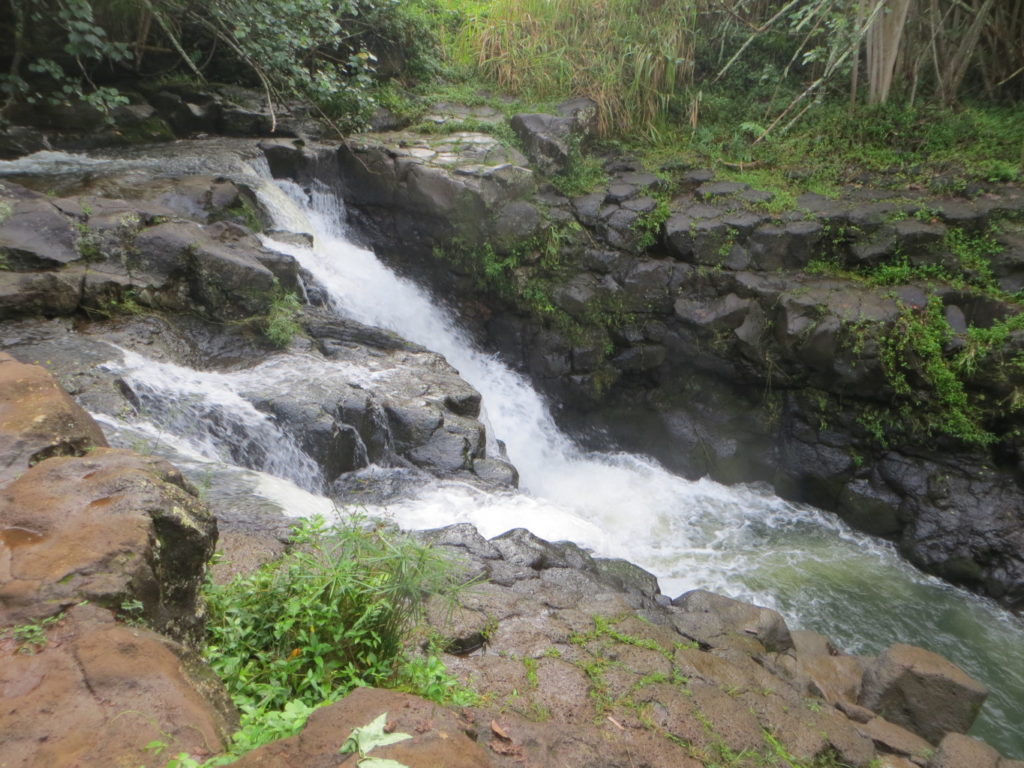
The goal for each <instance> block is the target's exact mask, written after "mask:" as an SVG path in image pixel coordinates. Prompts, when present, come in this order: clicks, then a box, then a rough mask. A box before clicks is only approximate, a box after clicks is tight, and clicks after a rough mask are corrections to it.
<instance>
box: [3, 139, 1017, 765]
mask: <svg viewBox="0 0 1024 768" xmlns="http://www.w3.org/2000/svg"><path fill="white" fill-rule="evenodd" d="M206 146H207V145H205V144H201V143H197V142H189V143H187V144H183V145H181V146H175V148H174V154H173V156H172V157H168V156H166V155H164V156H160V157H156V156H155V155H154V156H148V155H147V154H146V153H147V152H154V153H155V152H156V150H154V149H148V150H146V149H140V150H138V154H137V156H134V157H133V156H128V157H125V156H118V157H106V158H104V157H102V156H94V157H84V156H80V155H68V154H65V153H39V155H38V156H34V157H32V158H27V159H25V161H24V162H23V161H17V162H16V163H4V162H0V175H3V174H5V173H11V174H13V173H18V172H23V173H27V172H43V173H53V174H65V175H69V176H72V175H76V174H81V173H82V172H83V170H85V171H88V172H95V173H99V172H101V171H104V170H111V169H112V170H113V171H115V172H118V173H121V172H128V171H138V172H139V173H140V174H141V175H143V176H146V175H151V174H154V173H157V172H164V171H166V170H167V168H168V167H170V166H173V167H174V168H175V169H176V170H177V172H182V173H207V174H211V173H230V175H231V176H232V178H236V179H244V180H245V181H246V183H249V184H251V185H252V186H253V187H254V188H256V189H258V191H259V195H260V197H261V199H262V202H263V204H264V207H265V208H266V209H267V210H268V211H270V212H271V214H272V215H273V217H274V219H275V226H276V227H277V228H280V229H285V230H291V231H296V232H308V233H312V234H313V235H314V236H315V242H314V247H312V248H308V247H301V246H297V245H285V244H282V243H278V242H276V241H271V240H268V241H267V243H268V245H269V246H270V247H272V248H274V249H277V250H281V251H286V252H288V253H290V254H292V255H293V256H295V258H297V259H298V260H299V262H300V263H301V264H302V266H303V268H304V269H305V270H306V271H307V272H308V273H309V274H310V275H311V276H312V278H313V279H314V280H315V281H316V282H317V283H319V288H320V289H321V291H320V293H319V295H326V296H327V297H328V298H329V302H330V304H331V305H332V308H333V309H334V311H336V312H337V313H339V314H342V315H346V316H349V317H352V318H354V319H356V320H359V321H361V322H363V323H366V324H370V325H375V326H380V327H384V328H387V329H390V330H393V331H395V332H397V333H398V334H400V335H402V336H404V337H406V338H408V339H410V340H412V341H415V342H418V343H420V344H423V345H424V346H426V347H428V348H429V349H432V350H434V351H436V352H439V353H441V354H443V355H444V356H445V357H446V358H447V359H448V361H449V362H450V363H451V364H452V365H454V366H455V367H456V368H457V369H458V370H459V371H460V372H461V374H462V376H463V377H464V378H465V379H466V380H467V381H469V382H470V383H471V384H472V385H473V386H475V387H476V388H477V389H478V390H479V391H480V392H481V394H482V395H483V408H484V413H483V418H484V420H485V422H486V423H487V427H488V430H489V437H490V441H491V442H490V445H491V448H489V450H492V449H493V448H494V447H496V445H497V443H496V442H495V441H496V440H501V441H502V442H503V443H504V444H505V445H506V446H507V451H508V456H509V459H510V460H511V461H512V463H514V464H515V465H516V467H517V468H518V469H519V471H520V474H521V478H522V492H520V493H510V492H508V493H485V492H483V491H480V490H478V489H474V488H470V487H467V486H466V485H464V484H455V483H446V482H440V481H438V482H434V483H430V484H427V485H425V486H424V487H423V488H422V489H421V490H420V492H419V493H418V494H417V495H416V496H415V497H414V498H405V499H403V500H401V501H397V502H395V503H392V504H390V505H389V506H388V507H387V508H376V509H373V508H371V509H369V510H368V511H369V512H370V513H378V514H382V515H387V516H389V517H391V518H392V519H394V520H395V521H396V522H398V523H399V524H401V525H403V526H405V527H408V528H428V527H436V526H441V525H446V524H449V523H454V522H462V521H468V522H471V523H473V524H474V525H476V526H477V527H478V528H479V529H480V530H481V532H482V533H483V534H484V535H487V536H492V535H496V534H499V533H502V532H504V531H505V530H507V529H509V528H512V527H516V526H522V527H526V528H529V529H530V530H532V531H533V532H535V533H536V534H537V535H539V536H542V537H544V538H547V539H555V540H557V539H570V540H573V541H576V542H577V543H579V544H581V545H583V546H586V547H588V548H590V549H591V550H593V551H594V552H595V553H597V554H601V555H610V556H621V557H625V558H627V559H629V560H632V561H633V562H636V563H637V564H639V565H641V566H643V567H644V568H647V569H648V570H650V571H652V572H653V573H655V574H656V575H657V576H658V577H659V581H660V584H661V586H662V589H663V591H664V592H665V593H667V594H669V595H670V596H674V595H676V594H678V593H680V592H682V591H684V590H686V589H691V588H696V587H701V588H706V589H711V590H715V591H719V592H723V593H725V594H729V595H732V596H734V597H738V598H741V599H746V600H750V601H753V602H756V603H759V604H762V605H768V606H772V607H775V608H777V609H778V610H780V611H782V613H783V614H784V615H785V616H786V618H787V621H788V622H789V624H790V625H791V626H793V627H804V628H807V629H813V630H816V631H819V632H821V633H823V634H826V635H828V636H829V637H831V638H833V639H834V640H835V641H836V643H837V645H839V646H840V647H842V648H844V649H846V650H848V651H851V652H856V653H867V654H871V653H877V652H879V651H880V650H881V649H883V648H884V647H886V646H887V645H889V644H890V643H894V642H905V643H911V644H914V645H920V646H923V647H926V648H929V649H931V650H934V651H936V652H938V653H940V654H942V655H944V656H946V657H947V658H949V659H951V660H953V661H954V662H955V663H957V664H959V665H960V666H961V667H963V668H964V669H965V670H967V671H968V672H969V673H970V674H971V675H972V676H974V677H976V678H977V679H978V680H980V681H982V682H984V683H985V684H986V685H988V686H989V688H990V689H991V696H990V698H989V700H988V702H986V705H985V707H984V708H983V710H982V714H981V717H980V718H979V721H978V723H977V725H976V726H975V729H974V731H973V733H974V734H975V735H977V736H978V737H979V738H984V739H986V740H987V741H989V743H991V744H993V745H994V746H996V747H997V748H999V749H1000V750H1001V751H1003V752H1004V753H1007V754H1015V755H1017V756H1024V733H1021V729H1020V727H1019V726H1020V712H1021V709H1022V702H1024V623H1022V621H1021V620H1020V619H1018V618H1015V617H1013V616H1012V615H1010V614H1009V613H1007V612H1006V611H1003V610H1002V609H1001V608H999V607H998V606H997V605H995V604H994V603H993V602H992V601H989V600H986V599H984V598H980V597H977V596H975V595H971V594H969V593H967V592H965V591H963V590H961V589H958V588H955V587H952V586H950V585H948V584H946V583H944V582H942V581H940V580H938V579H936V578H933V577H930V576H927V575H924V574H922V573H920V572H919V571H917V570H916V569H914V568H913V567H912V566H910V565H909V564H907V563H906V562H905V561H904V560H903V559H901V558H900V557H899V555H898V553H897V552H896V551H895V548H894V547H893V546H892V545H890V544H888V543H886V542H882V541H878V540H875V539H872V538H871V537H869V536H866V535H863V534H860V533H857V532H854V531H852V530H850V529H849V528H848V527H847V526H846V525H845V524H843V523H842V522H841V521H840V520H839V519H838V518H837V517H835V516H834V515H831V514H826V513H824V512H822V511H820V510H817V509H814V508H812V507H809V506H806V505H800V504H792V503H789V502H786V501H784V500H782V499H779V498H778V497H776V496H774V495H773V494H772V493H771V492H770V491H769V490H768V489H766V488H763V487H758V486H743V485H739V486H731V487H726V486H723V485H720V484H718V483H715V482H712V481H710V480H706V479H705V480H699V481H695V482H691V481H687V480H685V479H683V478H681V477H678V476H675V475H673V474H671V473H670V472H668V471H666V470H665V469H664V468H663V467H661V466H660V465H659V464H658V463H657V462H655V461H653V460H651V459H648V458H645V457H643V456H637V455H631V454H626V453H616V452H585V451H582V450H581V449H579V448H578V447H577V446H575V445H574V444H573V442H572V440H570V439H569V438H568V437H567V436H566V435H564V434H563V433H562V432H561V431H560V430H559V429H558V427H557V425H556V424H555V423H554V420H553V419H552V418H551V415H550V413H549V411H548V408H547V405H546V403H545V402H544V400H543V398H542V397H541V396H540V395H539V394H538V393H537V392H536V391H534V389H533V388H532V387H531V386H530V384H529V382H528V381H526V380H525V379H524V378H523V377H521V376H519V375H518V374H516V373H515V372H513V371H510V370H509V369H507V368H506V367H505V366H503V365H502V364H501V363H500V362H499V361H498V360H496V359H495V358H494V357H493V356H490V355H488V354H486V353H483V352H481V351H480V350H477V349H475V348H474V346H473V345H472V343H470V341H469V339H468V337H467V336H466V334H464V333H463V332H461V331H460V329H459V328H458V325H457V323H456V322H455V321H454V319H453V318H452V317H451V316H450V315H449V314H447V313H446V312H445V311H444V310H443V309H442V308H441V307H439V306H438V303H437V302H436V301H435V300H433V299H432V298H431V297H430V296H429V295H428V294H427V293H425V292H424V291H423V290H421V289H420V288H418V287H417V286H416V285H414V284H413V283H411V282H409V281H407V280H403V279H402V278H399V277H397V276H396V275H395V274H393V273H392V272H391V271H390V270H388V269H387V268H386V267H385V266H383V265H382V264H381V263H380V262H379V261H378V260H377V259H376V257H375V256H374V254H373V253H371V252H369V251H366V250H364V249H362V248H359V247H357V246H355V245H353V244H352V243H351V242H350V241H349V240H348V238H347V236H346V229H345V222H344V209H343V205H342V203H341V201H340V200H339V198H338V197H337V195H335V194H334V192H333V190H332V189H331V188H330V187H329V186H327V185H325V184H314V185H313V186H312V188H311V189H310V190H309V192H306V191H304V190H302V189H301V188H299V187H298V186H297V185H295V184H293V183H291V182H287V181H282V182H280V183H279V185H274V184H271V183H269V182H268V181H267V179H268V176H269V173H268V171H267V169H266V164H265V162H262V161H261V160H262V159H261V158H256V157H255V155H254V154H253V153H252V152H251V151H250V152H249V154H248V155H246V157H244V158H241V159H239V158H236V159H235V160H234V161H232V162H233V163H234V165H233V166H232V167H231V168H230V171H228V170H227V169H224V168H223V167H222V166H221V165H220V164H221V163H222V162H223V161H224V157H225V154H224V152H221V153H220V154H216V155H213V156H211V157H209V158H207V157H206V155H205V154H204V153H205V151H206V149H205V147H206ZM216 146H218V147H222V146H223V147H226V149H225V152H226V151H228V150H229V149H233V148H234V146H235V145H234V144H229V143H227V142H220V143H218V144H217V145H216ZM250 149H251V147H250ZM35 167H38V168H41V169H43V170H40V171H32V170H31V169H32V168H35ZM111 358H112V359H111V361H110V362H108V363H107V366H108V367H109V369H110V370H111V371H113V372H115V373H116V374H117V375H118V376H120V377H121V379H122V380H123V381H124V382H125V384H126V386H127V388H128V389H129V390H130V391H131V393H132V396H133V398H134V400H135V401H136V403H137V404H138V413H136V414H134V415H132V416H125V415H124V414H118V415H116V416H114V415H110V414H107V415H103V414H98V415H97V416H98V418H99V419H100V421H101V422H102V424H103V426H104V429H105V431H106V432H107V434H108V438H109V439H110V440H111V442H112V443H113V444H117V445H121V446H124V447H131V448H136V447H138V446H139V445H142V446H143V447H144V448H145V450H146V451H149V452H153V453H157V454H159V455H162V456H166V457H167V458H169V459H170V460H172V461H175V462H176V463H178V464H179V465H181V466H182V468H183V470H185V471H186V472H189V473H190V477H191V478H192V479H193V482H197V484H201V480H202V478H203V477H204V476H208V475H209V474H211V473H223V474H226V475H229V477H228V478H227V480H226V482H224V483H222V482H220V481H221V477H220V475H218V478H217V479H218V482H217V483H214V484H212V485H211V492H214V493H220V494H222V497H223V498H224V499H226V501H227V503H226V504H225V505H224V506H226V507H228V508H237V509H240V510H242V511H241V512H240V513H239V514H244V513H245V510H246V509H247V507H246V505H247V504H253V503H254V502H253V501H252V499H254V498H255V497H261V498H265V499H273V500H274V501H275V502H276V503H277V504H279V505H281V506H283V507H285V508H286V509H288V510H289V511H290V513H291V514H294V515H296V516H298V515H304V514H309V513H310V512H311V511H313V512H327V511H330V510H331V509H332V505H331V504H330V502H329V501H328V500H327V499H325V498H324V497H323V496H321V495H319V494H321V493H322V491H323V484H324V483H323V477H322V473H321V472H320V470H319V468H318V467H317V466H316V464H315V462H313V461H312V459H310V458H309V456H307V455H306V454H305V453H304V452H303V450H302V448H301V446H300V445H299V444H298V443H297V442H296V439H295V437H294V436H293V435H291V434H289V433H288V431H287V425H286V424H279V423H277V422H276V421H275V420H274V419H273V418H272V417H271V416H268V415H267V414H265V413H263V412H261V411H260V410H258V409H257V408H256V407H255V406H254V405H253V403H254V402H256V401H257V400H256V398H254V396H253V392H255V391H258V390H259V389H260V386H261V385H264V384H266V383H267V382H272V383H276V384H277V385H278V386H279V388H282V389H284V390H285V391H287V387H289V386H291V387H296V386H300V384H301V385H304V384H307V383H308V382H310V381H314V380H317V379H318V378H321V377H322V378H323V380H324V381H325V382H328V381H334V380H336V379H338V378H342V379H344V380H346V381H349V382H352V383H361V382H366V381H370V380H372V378H373V376H374V373H373V372H372V371H365V370H361V369H359V368H357V367H355V366H349V367H345V366H346V365H347V364H345V363H340V362H337V361H331V360H324V359H322V358H320V357H318V356H315V355H311V354H304V353H296V352H282V353H279V354H275V355H273V356H271V357H269V358H268V359H266V360H265V361H264V362H262V363H261V364H260V365H258V366H255V367H253V368H251V369H247V370H236V371H231V372H227V373H217V372H210V371H195V370H192V369H190V368H185V367H182V366H175V365H172V364H170V363H165V362H157V361H154V360H150V359H147V358H145V357H143V356H141V355H138V354H136V353H133V352H127V351H124V350H116V349H112V352H111ZM381 415H382V414H379V413H378V414H376V416H377V417H380V416H381ZM233 465H241V466H242V467H243V469H238V468H237V467H235V466H233ZM366 471H368V472H371V473H372V472H375V471H377V470H376V469H375V468H373V467H372V466H371V467H370V468H369V469H368V470H366ZM225 488H226V490H225ZM218 489H219V490H218ZM302 489H305V490H302Z"/></svg>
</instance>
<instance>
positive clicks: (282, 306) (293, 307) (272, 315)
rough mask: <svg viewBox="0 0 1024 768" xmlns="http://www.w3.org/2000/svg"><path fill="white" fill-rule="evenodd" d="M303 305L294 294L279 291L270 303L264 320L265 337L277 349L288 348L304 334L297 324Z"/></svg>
mask: <svg viewBox="0 0 1024 768" xmlns="http://www.w3.org/2000/svg"><path fill="white" fill-rule="evenodd" d="M301 308H302V304H300V303H299V297H298V296H296V295H295V294H294V293H286V292H284V291H279V292H278V294H277V295H276V296H275V297H274V299H273V300H272V301H271V303H270V309H268V310H267V315H266V318H265V319H264V325H263V335H264V336H266V337H267V340H268V341H270V343H271V344H273V345H274V346H275V347H287V346H288V344H289V343H290V342H291V340H292V339H293V338H294V337H295V336H297V335H298V334H300V333H302V327H301V326H300V325H299V323H298V322H297V320H296V318H297V317H298V314H299V310H300V309H301Z"/></svg>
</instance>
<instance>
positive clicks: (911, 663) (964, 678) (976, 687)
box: [860, 644, 988, 744]
mask: <svg viewBox="0 0 1024 768" xmlns="http://www.w3.org/2000/svg"><path fill="white" fill-rule="evenodd" d="M987 696H988V689H987V688H985V686H983V685H982V684H981V683H978V682H977V681H975V680H973V679H972V678H970V677H969V676H968V675H967V674H966V673H965V672H964V671H963V670H962V669H960V668H959V667H958V666H956V665H955V664H953V663H952V662H950V661H948V660H946V659H944V658H943V657H941V656H939V655H938V654H936V653H932V652H931V651H926V650H924V649H923V648H916V647H914V646H912V645H902V644H896V645H892V646H890V647H889V648H887V649H886V650H885V651H884V652H883V653H882V654H881V655H880V656H879V657H878V659H876V661H875V663H874V664H872V665H871V666H870V667H868V668H867V669H866V670H865V672H864V679H863V682H862V687H861V694H860V704H861V705H863V706H865V707H867V708H868V709H871V710H873V711H875V712H877V713H878V714H880V715H881V716H882V717H884V718H885V719H886V720H889V721H890V722H893V723H896V724H897V725H901V726H903V727H905V728H907V729H908V730H910V731H913V732H914V733H916V734H919V735H920V736H922V737H923V738H924V739H926V740H927V741H929V742H931V743H932V744H938V743H939V742H940V741H941V740H942V737H943V736H945V735H946V734H947V733H951V732H955V733H966V732H967V731H968V730H970V727H971V725H972V724H973V723H974V719H975V718H976V717H977V716H978V712H979V710H980V709H981V705H982V704H983V703H984V702H985V699H986V698H987Z"/></svg>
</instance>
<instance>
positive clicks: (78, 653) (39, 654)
mask: <svg viewBox="0 0 1024 768" xmlns="http://www.w3.org/2000/svg"><path fill="white" fill-rule="evenodd" d="M26 651H34V652H26ZM188 653H189V652H188V651H187V650H186V649H185V648H184V647H183V646H180V645H179V644H177V643H175V642H173V641H171V640H168V639H167V638H164V637H161V636H160V635H157V634H156V633H155V632H152V631H150V630H148V629H143V628H138V627H129V626H125V625H123V624H118V623H116V622H114V620H113V618H112V617H111V615H110V613H109V612H108V611H106V610H104V609H102V608H99V607H98V606H92V605H84V606H77V607H74V608H72V609H71V610H70V611H68V612H67V614H66V615H65V616H63V617H62V618H61V619H60V620H59V621H58V622H56V623H55V624H53V625H52V626H51V627H49V628H48V629H46V631H45V645H44V646H42V647H39V646H36V647H34V648H33V647H29V646H23V647H22V648H21V649H20V650H19V649H18V646H17V642H16V640H15V639H14V638H12V637H10V636H9V635H8V636H6V637H5V638H4V639H3V640H2V641H0V744H2V745H3V747H2V757H0V764H2V765H3V766H4V768H39V767H40V766H46V768H72V767H77V766H94V765H95V766H121V765H123V766H131V768H136V767H138V766H147V767H148V768H149V767H151V768H158V767H162V766H165V765H166V764H167V760H168V757H169V756H173V755H176V754H178V753H179V752H188V753H189V754H191V755H193V756H197V757H202V756H209V755H212V754H215V753H217V752H220V751H222V750H223V749H224V748H225V745H226V743H227V734H228V732H229V731H230V729H231V727H232V723H231V721H230V713H228V712H226V711H224V710H221V711H218V709H217V708H215V707H214V706H213V705H211V704H210V703H209V702H208V700H207V699H206V698H204V696H203V695H201V694H200V693H199V691H198V690H197V689H207V690H209V688H210V687H211V685H213V686H214V687H216V686H215V684H213V683H211V681H210V680H209V678H207V677H204V676H203V675H202V674H201V673H199V674H197V671H196V670H197V667H195V666H193V665H190V664H188V663H186V662H185V661H183V659H185V658H187V657H188ZM151 743H161V744H163V745H164V746H163V747H162V750H161V751H160V754H157V750H155V749H150V750H147V749H146V746H147V745H149V744H151Z"/></svg>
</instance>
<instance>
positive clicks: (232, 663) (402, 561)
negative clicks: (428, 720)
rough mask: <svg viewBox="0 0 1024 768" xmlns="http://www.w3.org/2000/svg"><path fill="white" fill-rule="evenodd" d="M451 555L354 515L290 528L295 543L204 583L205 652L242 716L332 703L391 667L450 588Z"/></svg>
mask: <svg viewBox="0 0 1024 768" xmlns="http://www.w3.org/2000/svg"><path fill="white" fill-rule="evenodd" d="M454 591H455V585H454V583H453V581H452V569H451V567H450V565H449V562H448V561H447V560H446V559H444V557H443V556H442V555H441V554H439V553H438V552H437V551H436V550H434V549H431V548H430V547H428V546H425V545H423V544H420V543H419V542H417V541H416V540H415V539H413V538H412V537H411V536H408V535H406V534H402V533H400V532H396V531H394V530H392V529H389V528H385V527H382V526H380V525H378V524H373V523H371V522H370V521H369V520H367V519H365V518H361V517H355V518H352V519H350V520H348V521H346V522H342V523H337V524H334V525H328V524H327V523H325V522H324V521H323V519H321V518H314V519H311V520H308V521H305V522H304V523H303V524H302V525H301V526H299V527H298V528H297V529H296V533H295V536H294V548H293V549H292V550H291V552H290V553H289V554H287V555H285V556H284V557H282V558H281V559H279V560H277V561H275V562H273V563H270V564H269V565H266V566H264V567H263V568H261V569H260V570H258V571H256V572H254V573H252V574H249V575H245V576H241V577H238V578H236V579H235V580H233V581H232V582H230V583H228V584H226V585H223V586H218V585H210V586H209V587H208V588H207V590H206V600H207V604H208V606H209V622H208V628H207V640H208V645H207V648H206V656H207V658H208V660H209V662H210V664H211V666H212V667H213V669H214V670H215V671H216V672H217V673H218V674H219V675H220V676H221V678H222V679H223V680H224V681H225V683H226V685H227V687H228V690H229V691H231V693H232V696H233V698H234V700H235V702H236V704H237V705H238V706H239V708H240V709H241V710H242V711H243V712H244V713H247V714H253V713H257V712H261V711H266V710H268V709H281V708H283V707H284V706H285V705H287V704H288V703H289V702H292V701H295V700H298V701H300V702H302V703H303V704H304V705H306V706H316V705H319V704H321V703H324V702H327V701H333V700H336V699H338V698H340V697H341V696H343V695H344V694H345V693H347V692H348V691H350V690H352V689H353V688H356V687H358V686H364V685H380V684H383V683H386V682H387V681H388V680H389V679H391V678H392V676H393V675H394V674H395V673H396V672H397V671H398V669H399V667H400V665H401V663H402V661H403V660H404V656H403V646H404V643H405V641H406V637H407V632H408V631H409V630H410V628H411V627H412V625H413V624H414V622H415V621H416V619H417V618H418V617H419V616H420V613H421V610H422V607H423V602H424V600H425V598H426V597H427V596H428V595H429V594H437V593H439V594H443V595H449V596H451V595H453V594H454Z"/></svg>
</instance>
